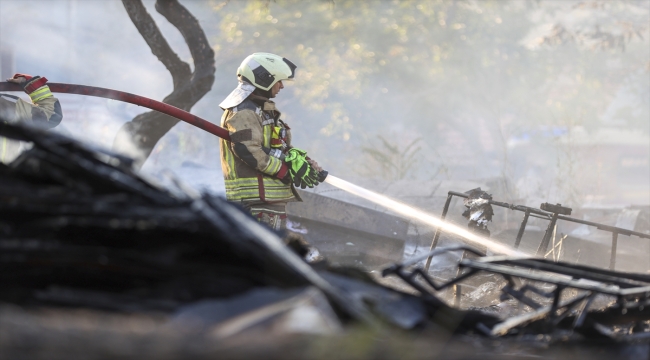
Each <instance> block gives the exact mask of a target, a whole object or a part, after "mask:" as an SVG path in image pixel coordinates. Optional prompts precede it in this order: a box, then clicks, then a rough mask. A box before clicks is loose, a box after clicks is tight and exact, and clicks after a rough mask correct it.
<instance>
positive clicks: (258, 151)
mask: <svg viewBox="0 0 650 360" xmlns="http://www.w3.org/2000/svg"><path fill="white" fill-rule="evenodd" d="M295 70H296V65H294V64H293V63H292V62H291V61H289V60H287V59H285V58H283V57H281V56H278V55H275V54H269V53H255V54H252V55H250V56H248V57H247V58H246V59H244V61H243V62H242V63H241V65H240V66H239V68H238V69H237V78H238V80H239V85H238V86H237V88H236V89H235V90H233V91H232V93H230V95H228V97H227V98H226V99H225V100H224V101H223V102H221V104H219V106H220V107H221V108H222V109H223V110H224V111H225V112H224V114H223V116H222V117H221V126H222V127H224V128H225V129H226V130H228V132H229V133H230V141H225V140H221V167H222V169H223V174H224V180H225V185H226V198H227V199H228V200H229V201H234V202H238V203H240V204H241V205H243V206H244V207H245V208H246V209H247V210H248V211H250V213H251V214H252V215H253V216H254V217H256V218H257V219H258V221H260V222H261V223H264V224H267V225H268V226H270V227H271V228H272V229H275V230H284V229H286V223H287V220H286V218H287V215H286V205H287V203H288V202H291V201H302V200H301V199H300V196H299V195H298V193H297V192H296V187H300V188H303V189H304V188H306V187H310V188H311V187H314V186H316V185H318V184H319V180H320V181H322V176H323V175H321V178H319V172H322V171H323V169H322V168H321V167H320V166H319V165H318V163H317V162H316V161H314V160H312V159H310V158H309V157H307V156H306V152H305V151H302V150H300V149H297V148H294V147H293V146H292V145H291V128H290V127H289V126H288V125H287V124H286V123H285V122H284V121H282V119H280V116H281V113H280V111H279V110H278V109H277V108H276V106H275V103H274V102H273V101H271V99H272V98H274V97H276V96H277V95H278V93H279V92H280V90H282V89H283V88H284V85H283V83H282V82H283V81H289V80H293V78H294V74H295ZM322 174H326V173H325V172H323V173H322Z"/></svg>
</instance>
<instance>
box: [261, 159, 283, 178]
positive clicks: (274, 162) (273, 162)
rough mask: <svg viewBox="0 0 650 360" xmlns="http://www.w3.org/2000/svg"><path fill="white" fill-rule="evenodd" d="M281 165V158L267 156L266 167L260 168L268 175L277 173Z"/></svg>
mask: <svg viewBox="0 0 650 360" xmlns="http://www.w3.org/2000/svg"><path fill="white" fill-rule="evenodd" d="M281 167H282V160H280V159H278V158H275V157H273V156H269V164H268V165H266V168H265V169H264V170H262V172H263V173H265V174H269V175H275V174H277V173H278V171H280V168H281Z"/></svg>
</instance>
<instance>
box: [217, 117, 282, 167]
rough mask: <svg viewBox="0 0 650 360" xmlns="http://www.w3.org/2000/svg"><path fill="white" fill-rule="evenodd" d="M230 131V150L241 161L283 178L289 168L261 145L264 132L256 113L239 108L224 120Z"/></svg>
mask: <svg viewBox="0 0 650 360" xmlns="http://www.w3.org/2000/svg"><path fill="white" fill-rule="evenodd" d="M224 125H225V126H226V130H228V132H229V133H230V146H231V150H232V152H233V153H234V154H235V156H237V157H238V158H239V159H240V160H241V161H243V162H244V163H246V164H247V165H248V166H250V167H252V168H253V169H255V170H257V171H260V172H262V173H264V174H266V175H270V176H274V177H277V178H278V179H284V178H285V177H286V175H287V172H288V170H289V168H288V166H287V164H286V163H285V162H284V161H282V160H281V159H279V158H277V157H274V156H270V155H269V154H267V152H265V151H264V149H263V147H262V145H263V142H264V134H263V129H262V125H261V124H260V121H259V119H258V118H257V115H255V112H254V111H252V110H240V111H238V112H237V113H235V114H234V115H233V116H232V117H231V118H230V119H228V120H226V121H225V124H224Z"/></svg>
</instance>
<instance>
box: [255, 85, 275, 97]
mask: <svg viewBox="0 0 650 360" xmlns="http://www.w3.org/2000/svg"><path fill="white" fill-rule="evenodd" d="M272 88H273V87H271V89H272ZM271 89H268V90H262V89H260V88H255V91H253V94H255V95H258V96H262V97H265V98H267V99H271V98H273V94H272V93H271Z"/></svg>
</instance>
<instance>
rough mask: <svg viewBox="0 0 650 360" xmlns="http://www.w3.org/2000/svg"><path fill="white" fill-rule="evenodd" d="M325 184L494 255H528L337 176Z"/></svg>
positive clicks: (328, 177) (330, 177) (328, 178)
mask: <svg viewBox="0 0 650 360" xmlns="http://www.w3.org/2000/svg"><path fill="white" fill-rule="evenodd" d="M325 182H326V183H328V184H330V185H332V186H336V187H337V188H339V189H341V190H344V191H347V192H349V193H351V194H354V195H357V196H359V197H361V198H364V199H366V200H368V201H372V202H373V203H375V204H377V205H381V206H383V207H385V208H387V209H390V210H392V211H394V212H396V213H398V214H401V215H403V216H406V217H408V218H410V219H416V220H419V221H421V222H423V223H425V224H428V225H432V226H435V227H437V228H439V229H441V230H444V231H445V232H446V233H450V234H454V235H457V236H460V237H462V238H464V239H465V240H466V241H468V242H469V243H472V244H474V245H478V246H484V247H486V248H487V249H488V250H490V251H491V252H493V253H497V254H503V255H514V256H525V255H526V254H525V253H523V252H521V251H518V250H515V249H513V248H511V247H509V246H507V245H504V244H501V243H498V242H496V241H494V240H490V239H488V238H485V237H482V236H478V235H477V234H475V233H472V232H470V231H468V230H466V229H463V228H461V227H458V226H456V225H454V224H450V223H448V222H445V221H444V220H442V219H440V218H437V217H435V216H432V215H429V214H427V213H426V212H424V211H422V210H418V209H416V208H414V207H411V206H409V205H406V204H404V203H401V202H399V201H396V200H393V199H391V198H389V197H387V196H384V195H381V194H377V193H376V192H374V191H370V190H368V189H365V188H362V187H361V186H358V185H354V184H352V183H350V182H347V181H345V180H343V179H340V178H337V177H335V176H332V175H329V176H327V177H326V178H325Z"/></svg>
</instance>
